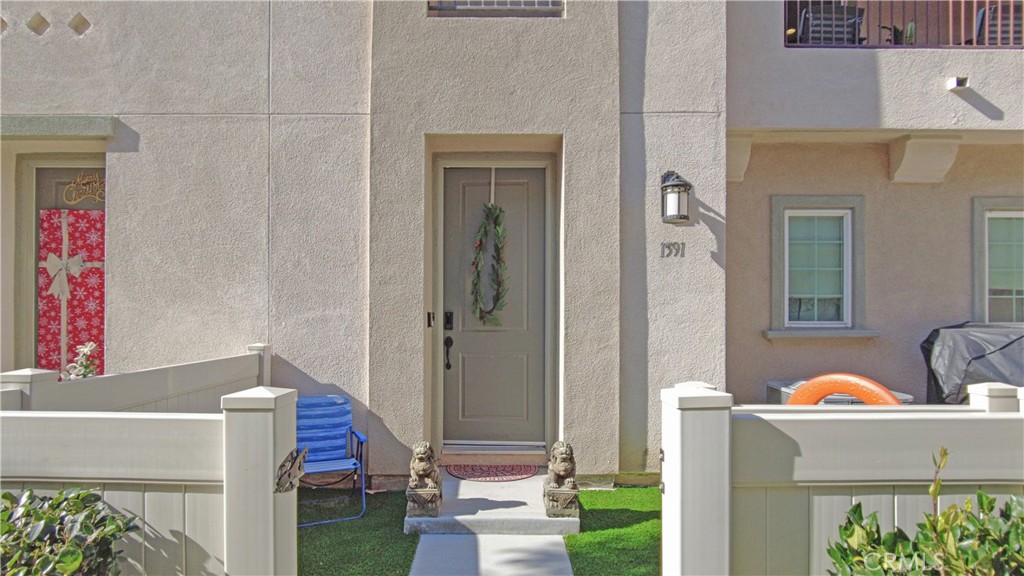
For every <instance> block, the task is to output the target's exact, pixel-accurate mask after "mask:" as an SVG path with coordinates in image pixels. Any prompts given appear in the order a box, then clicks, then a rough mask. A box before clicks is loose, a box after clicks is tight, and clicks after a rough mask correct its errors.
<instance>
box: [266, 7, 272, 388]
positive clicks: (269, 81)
mask: <svg viewBox="0 0 1024 576" xmlns="http://www.w3.org/2000/svg"><path fill="white" fill-rule="evenodd" d="M273 86H274V3H273V2H272V1H271V0H267V331H266V334H267V343H268V344H271V345H273V343H274V339H273V335H272V334H271V330H272V329H273V322H272V316H273V311H272V308H271V307H272V306H273V287H274V274H273V268H272V266H273V241H274V235H273V214H272V210H271V207H272V206H273V203H272V200H273V189H274V178H273V177H274V168H273V165H274V163H273V157H274V152H273V151H274V128H273V125H272V122H271V119H272V118H273V116H274V114H273V112H274V102H273V95H274V90H273ZM269 376H270V375H269V374H268V375H267V377H268V379H269ZM271 382H273V380H271Z"/></svg>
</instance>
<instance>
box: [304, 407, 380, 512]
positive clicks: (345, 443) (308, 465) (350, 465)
mask: <svg viewBox="0 0 1024 576" xmlns="http://www.w3.org/2000/svg"><path fill="white" fill-rule="evenodd" d="M295 428H296V429H295V439H296V444H297V445H298V448H299V450H300V451H301V450H302V449H304V448H305V449H308V450H309V454H308V455H307V456H306V462H305V472H306V474H307V475H309V474H321V473H333V474H340V475H341V476H340V477H339V478H337V479H335V480H332V481H327V482H324V483H322V484H317V483H315V482H312V481H310V480H309V479H307V477H303V482H305V483H306V484H309V485H311V486H313V487H314V488H322V487H325V486H333V485H336V484H340V483H341V482H344V481H346V480H348V479H350V478H351V480H352V492H351V497H354V496H355V495H356V481H357V480H358V481H359V492H360V497H361V498H362V510H361V511H360V512H359V514H357V515H355V516H346V517H344V518H332V519H329V520H319V521H316V522H306V523H304V524H299V527H300V528H302V527H305V526H316V525H319V524H331V523H334V522H341V521H343V520H354V519H356V518H361V517H362V516H363V514H365V513H366V465H365V462H364V460H363V457H364V453H363V447H364V444H366V436H364V435H363V434H362V433H361V432H359V431H357V430H355V429H354V428H353V427H352V402H351V400H349V399H348V398H345V397H344V396H336V395H331V396H300V397H299V399H298V402H297V404H296V407H295ZM340 499H341V498H327V499H322V500H313V501H308V502H303V503H302V504H310V503H313V502H330V501H334V500H340ZM346 499H347V498H346Z"/></svg>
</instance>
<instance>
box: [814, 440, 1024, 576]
mask: <svg viewBox="0 0 1024 576" xmlns="http://www.w3.org/2000/svg"><path fill="white" fill-rule="evenodd" d="M947 456H948V453H947V451H946V449H945V448H942V449H941V450H940V451H939V458H938V459H935V458H934V456H933V458H932V460H933V462H934V463H935V477H934V479H933V481H932V484H931V486H930V487H929V488H928V495H929V496H930V497H931V499H932V513H931V514H927V513H926V514H925V515H924V522H922V523H919V524H918V525H917V528H918V531H917V535H916V536H915V537H914V538H913V539H911V538H910V537H909V536H907V534H906V533H905V532H904V531H903V530H901V529H900V528H896V530H895V531H893V532H887V533H885V534H882V533H881V532H880V530H879V528H878V518H877V515H876V514H874V513H872V514H871V515H870V516H868V517H867V518H864V513H863V510H862V509H861V505H860V503H857V504H854V505H853V507H852V508H850V511H849V512H847V514H846V522H845V523H844V524H843V525H842V526H840V527H839V540H838V541H830V542H829V547H828V555H829V557H831V558H832V561H833V563H834V564H835V571H831V570H830V571H829V574H832V575H833V576H850V575H857V576H860V575H871V576H875V575H888V574H907V575H921V576H923V575H936V574H937V575H943V576H945V575H953V574H956V575H966V576H974V575H982V574H984V575H990V574H991V575H1019V574H1024V549H1022V544H1024V500H1022V499H1021V498H1018V497H1016V496H1011V497H1010V499H1009V501H1007V502H1006V504H1005V505H1004V506H1003V508H1002V509H1001V510H999V511H998V512H997V511H996V510H995V500H994V499H993V498H992V497H991V496H989V495H988V494H986V493H985V492H983V491H981V490H978V492H977V512H975V511H974V505H973V504H972V502H971V500H970V499H967V500H966V501H965V502H964V505H963V507H961V506H959V505H957V504H953V505H951V506H950V507H949V508H947V509H946V510H943V511H942V512H939V509H938V502H939V493H940V491H941V490H942V480H941V479H940V478H939V472H940V471H941V470H942V469H943V468H944V467H945V466H946V458H947Z"/></svg>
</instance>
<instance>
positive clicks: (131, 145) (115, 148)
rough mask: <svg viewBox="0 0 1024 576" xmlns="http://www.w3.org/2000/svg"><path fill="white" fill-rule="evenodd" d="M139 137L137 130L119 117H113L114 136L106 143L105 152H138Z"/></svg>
mask: <svg viewBox="0 0 1024 576" xmlns="http://www.w3.org/2000/svg"><path fill="white" fill-rule="evenodd" d="M140 139H141V137H140V136H139V133H138V132H136V131H135V130H133V129H132V128H131V127H130V126H128V125H127V124H125V123H124V122H122V121H121V119H120V118H115V119H114V138H113V139H111V141H110V143H109V144H108V145H107V152H108V153H111V152H113V153H119V152H120V153H123V152H138V151H139V141H140Z"/></svg>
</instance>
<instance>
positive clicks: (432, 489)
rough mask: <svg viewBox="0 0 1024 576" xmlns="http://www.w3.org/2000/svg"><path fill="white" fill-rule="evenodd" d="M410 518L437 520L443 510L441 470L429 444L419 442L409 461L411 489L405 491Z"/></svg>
mask: <svg viewBox="0 0 1024 576" xmlns="http://www.w3.org/2000/svg"><path fill="white" fill-rule="evenodd" d="M405 498H406V501H407V504H406V507H405V515H406V516H408V517H416V516H430V517H434V518H436V517H437V515H438V513H439V512H440V509H441V469H440V468H438V466H437V458H435V456H434V448H433V447H431V446H430V443H429V442H426V441H423V442H417V443H416V444H414V445H413V447H412V459H411V460H410V461H409V487H408V488H406V490H405Z"/></svg>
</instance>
